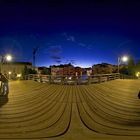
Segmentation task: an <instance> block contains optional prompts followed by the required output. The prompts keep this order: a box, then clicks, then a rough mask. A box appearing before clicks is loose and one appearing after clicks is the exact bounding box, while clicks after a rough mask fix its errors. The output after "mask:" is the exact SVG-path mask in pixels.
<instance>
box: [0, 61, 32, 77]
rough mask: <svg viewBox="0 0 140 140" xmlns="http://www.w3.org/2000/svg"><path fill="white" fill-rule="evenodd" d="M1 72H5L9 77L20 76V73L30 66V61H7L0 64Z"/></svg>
mask: <svg viewBox="0 0 140 140" xmlns="http://www.w3.org/2000/svg"><path fill="white" fill-rule="evenodd" d="M0 66H1V72H2V73H3V74H6V75H7V76H8V77H9V79H16V77H22V73H23V71H24V69H25V66H26V67H27V68H32V63H30V62H9V63H4V64H1V65H0Z"/></svg>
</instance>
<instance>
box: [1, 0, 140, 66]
mask: <svg viewBox="0 0 140 140" xmlns="http://www.w3.org/2000/svg"><path fill="white" fill-rule="evenodd" d="M139 6H140V4H139V2H138V1H137V2H136V1H131V2H128V1H125V2H124V1H108V2H103V1H97V0H95V1H92V0H85V1H84V0H81V1H78V0H77V1H76V2H75V1H70V0H67V1H66V0H60V1H59V2H58V1H57V0H52V1H50V0H46V2H41V1H38V2H33V1H30V2H25V1H23V0H21V1H19V2H17V1H15V2H13V3H12V2H11V3H10V2H3V3H1V2H0V54H6V53H12V54H13V56H14V60H15V61H32V49H33V48H35V47H39V49H38V52H37V55H36V65H38V66H49V65H53V64H60V63H69V62H71V63H72V64H74V65H76V66H77V65H79V66H82V67H88V66H92V65H93V64H97V63H102V62H106V63H112V64H117V57H118V56H121V55H132V56H134V58H135V60H138V59H140V54H139V52H140V47H139V46H140V43H139V37H140V26H139V25H140V9H139Z"/></svg>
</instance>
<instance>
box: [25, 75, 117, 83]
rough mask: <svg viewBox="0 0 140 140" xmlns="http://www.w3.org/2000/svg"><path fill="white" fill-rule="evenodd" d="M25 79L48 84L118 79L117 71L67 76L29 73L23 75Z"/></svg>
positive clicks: (99, 81)
mask: <svg viewBox="0 0 140 140" xmlns="http://www.w3.org/2000/svg"><path fill="white" fill-rule="evenodd" d="M25 79H26V80H34V81H38V82H43V83H50V84H66V85H71V84H74V85H80V84H92V83H101V82H106V81H110V80H115V79H120V74H119V73H112V74H97V75H91V76H86V75H82V76H68V75H65V76H64V75H63V76H61V75H59V76H52V75H40V74H29V75H27V76H26V77H25Z"/></svg>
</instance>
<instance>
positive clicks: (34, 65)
mask: <svg viewBox="0 0 140 140" xmlns="http://www.w3.org/2000/svg"><path fill="white" fill-rule="evenodd" d="M38 49H39V47H36V48H33V68H34V69H35V67H36V53H37V51H38Z"/></svg>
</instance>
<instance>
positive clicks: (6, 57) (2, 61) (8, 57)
mask: <svg viewBox="0 0 140 140" xmlns="http://www.w3.org/2000/svg"><path fill="white" fill-rule="evenodd" d="M0 58H1V61H0V72H2V64H3V63H4V62H5V61H11V60H12V56H11V55H10V54H8V55H5V56H4V55H2V56H1V57H0Z"/></svg>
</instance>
